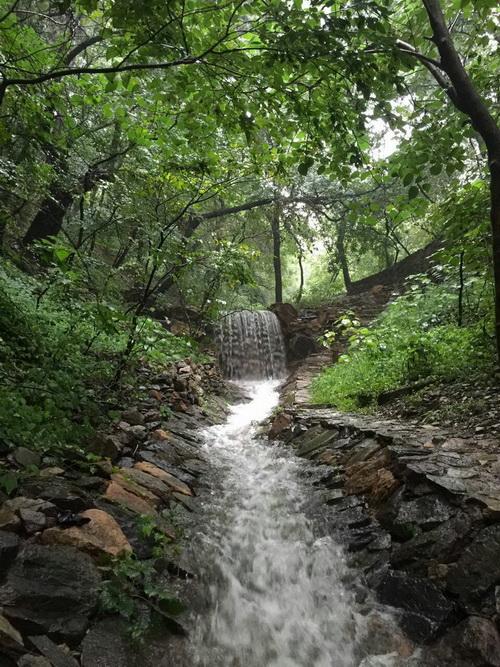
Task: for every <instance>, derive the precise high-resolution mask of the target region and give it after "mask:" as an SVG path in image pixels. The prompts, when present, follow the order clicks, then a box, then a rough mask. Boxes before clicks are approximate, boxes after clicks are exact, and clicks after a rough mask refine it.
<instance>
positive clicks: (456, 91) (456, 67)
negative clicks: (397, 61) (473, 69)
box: [423, 0, 500, 360]
mask: <svg viewBox="0 0 500 667" xmlns="http://www.w3.org/2000/svg"><path fill="white" fill-rule="evenodd" d="M423 4H424V7H425V9H426V12H427V16H428V18H429V23H430V25H431V28H432V33H433V36H432V39H433V41H434V43H435V45H436V47H437V49H438V51H439V55H440V57H441V62H440V63H439V66H440V68H441V70H443V71H444V72H445V73H446V75H447V76H448V78H449V82H450V84H451V85H446V82H443V80H442V79H443V77H442V75H440V73H437V74H436V72H435V71H434V70H435V69H436V68H435V67H434V70H433V68H432V67H429V65H427V67H428V69H429V70H430V72H431V73H432V74H433V76H434V77H435V78H436V80H437V82H438V83H439V84H440V85H441V86H442V87H443V88H444V89H445V91H446V94H447V95H448V97H449V99H450V100H451V102H452V103H453V104H454V105H455V107H456V108H457V109H459V111H461V112H462V113H464V114H466V115H467V116H468V117H469V118H470V120H471V123H472V126H473V127H474V129H475V130H476V131H477V132H478V133H479V134H480V135H481V137H482V139H483V141H484V143H485V144H486V149H487V152H488V167H489V171H490V220H491V238H492V246H493V274H494V284H495V333H496V343H497V354H498V359H499V360H500V128H499V126H498V124H497V122H496V120H495V118H494V117H493V116H492V114H491V113H490V111H489V109H488V106H487V104H486V102H485V101H484V100H483V98H482V97H481V95H480V94H479V92H478V91H477V89H476V87H475V85H474V83H473V82H472V80H471V78H470V77H469V75H468V73H467V71H466V69H465V67H464V66H463V64H462V61H461V59H460V56H459V55H458V52H457V50H456V48H455V45H454V43H453V40H452V37H451V35H450V32H449V30H448V25H447V23H446V19H445V17H444V14H443V10H442V9H441V5H440V2H439V0H423ZM424 64H425V63H424Z"/></svg>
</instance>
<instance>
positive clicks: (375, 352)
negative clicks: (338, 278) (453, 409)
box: [313, 278, 494, 410]
mask: <svg viewBox="0 0 500 667" xmlns="http://www.w3.org/2000/svg"><path fill="white" fill-rule="evenodd" d="M468 289H469V300H468V304H469V306H468V311H467V314H466V320H465V325H464V326H458V324H457V314H456V310H457V293H456V289H451V288H450V285H449V284H447V283H444V284H437V285H436V284H429V283H428V279H423V278H420V279H419V280H418V282H417V283H415V284H414V285H413V289H410V290H409V292H408V293H406V294H404V295H403V296H401V297H399V298H398V299H397V300H396V301H394V302H393V303H392V304H391V305H390V306H389V307H388V309H387V310H386V312H385V313H384V314H383V315H381V316H380V317H379V319H378V320H377V321H376V322H375V323H374V325H373V326H372V327H371V328H370V329H369V330H367V331H365V330H364V329H363V331H361V332H360V333H361V335H358V333H357V332H354V333H353V334H352V336H351V344H350V346H349V348H348V350H347V353H346V354H344V355H342V356H341V357H340V358H339V360H338V363H337V364H335V365H334V366H331V367H330V368H327V369H326V370H324V371H323V372H322V374H321V375H320V376H319V377H318V378H317V379H316V380H315V382H314V385H313V396H314V400H315V401H316V402H318V403H331V404H333V405H335V406H337V407H339V408H341V409H346V410H356V409H359V408H360V407H361V408H366V407H367V406H369V405H371V404H373V402H374V401H375V400H376V398H377V396H378V394H380V393H381V392H382V391H385V390H389V389H395V388H397V387H399V386H402V385H406V384H408V383H411V382H414V381H416V380H420V379H423V378H430V377H433V378H441V379H445V380H452V379H456V378H460V377H467V376H468V375H469V373H470V371H471V369H472V368H473V369H475V370H477V371H491V369H492V367H493V363H494V353H493V344H492V337H491V329H492V321H491V309H490V307H489V305H488V304H485V303H483V296H482V289H481V284H480V281H477V280H471V281H470V284H469V286H468ZM478 308H479V317H478Z"/></svg>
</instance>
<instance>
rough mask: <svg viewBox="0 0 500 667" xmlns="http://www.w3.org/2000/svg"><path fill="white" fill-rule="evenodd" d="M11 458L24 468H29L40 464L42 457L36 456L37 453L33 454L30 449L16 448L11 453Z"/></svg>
mask: <svg viewBox="0 0 500 667" xmlns="http://www.w3.org/2000/svg"><path fill="white" fill-rule="evenodd" d="M12 456H13V457H14V459H15V460H16V462H17V463H19V465H20V466H23V467H24V468H28V467H29V466H39V465H40V463H41V462H42V457H41V456H40V454H38V452H34V451H33V450H31V449H28V448H27V447H17V448H16V449H15V450H14V451H13V453H12Z"/></svg>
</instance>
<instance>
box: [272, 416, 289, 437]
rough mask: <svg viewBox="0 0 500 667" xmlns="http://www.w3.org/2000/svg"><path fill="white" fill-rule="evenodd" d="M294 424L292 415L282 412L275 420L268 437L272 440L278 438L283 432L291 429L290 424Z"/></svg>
mask: <svg viewBox="0 0 500 667" xmlns="http://www.w3.org/2000/svg"><path fill="white" fill-rule="evenodd" d="M292 422H293V417H292V415H290V414H288V413H287V412H280V413H279V414H277V415H276V417H275V418H274V419H273V422H272V424H271V428H270V429H269V433H268V437H269V439H270V440H274V439H275V438H277V437H278V436H279V435H280V434H281V433H283V431H285V430H286V429H288V428H289V427H290V424H291V423H292Z"/></svg>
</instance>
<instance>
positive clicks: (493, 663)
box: [437, 616, 500, 667]
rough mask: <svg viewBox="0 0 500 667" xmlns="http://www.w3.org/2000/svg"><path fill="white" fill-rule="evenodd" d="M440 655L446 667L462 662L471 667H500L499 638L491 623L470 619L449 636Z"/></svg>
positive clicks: (440, 644) (443, 639)
mask: <svg viewBox="0 0 500 667" xmlns="http://www.w3.org/2000/svg"><path fill="white" fill-rule="evenodd" d="M437 653H438V655H440V657H441V659H442V661H443V662H442V664H443V665H444V664H447V665H448V664H449V665H455V664H456V663H457V662H458V661H463V663H464V664H466V665H468V666H469V667H500V636H499V634H498V630H497V629H496V627H495V626H494V624H493V623H492V622H491V621H490V620H488V619H486V618H480V617H479V616H469V618H466V619H465V620H464V621H461V623H459V624H458V625H456V626H455V627H454V628H452V629H451V630H449V631H448V632H447V633H446V635H445V636H444V637H443V638H442V639H441V640H440V642H439V644H438V648H437Z"/></svg>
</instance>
